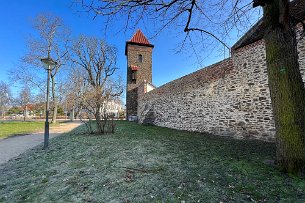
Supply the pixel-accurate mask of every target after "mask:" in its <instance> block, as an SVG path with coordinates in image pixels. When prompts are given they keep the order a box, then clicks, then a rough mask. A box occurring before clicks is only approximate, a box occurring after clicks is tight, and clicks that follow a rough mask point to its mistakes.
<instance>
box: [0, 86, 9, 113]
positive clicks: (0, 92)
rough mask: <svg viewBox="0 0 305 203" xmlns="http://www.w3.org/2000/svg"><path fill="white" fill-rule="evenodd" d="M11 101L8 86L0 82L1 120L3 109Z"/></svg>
mask: <svg viewBox="0 0 305 203" xmlns="http://www.w3.org/2000/svg"><path fill="white" fill-rule="evenodd" d="M10 101H11V90H10V86H9V85H8V84H6V83H5V82H3V81H0V108H1V112H2V118H3V119H4V116H5V109H6V107H7V105H9V103H10Z"/></svg>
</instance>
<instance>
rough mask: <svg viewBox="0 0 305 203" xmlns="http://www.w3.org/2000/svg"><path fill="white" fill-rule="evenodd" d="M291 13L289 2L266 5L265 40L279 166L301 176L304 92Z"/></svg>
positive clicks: (304, 136) (304, 139)
mask: <svg viewBox="0 0 305 203" xmlns="http://www.w3.org/2000/svg"><path fill="white" fill-rule="evenodd" d="M288 12H289V11H288V0H274V1H272V3H269V4H266V5H265V6H264V23H266V28H267V29H266V33H265V37H264V39H265V43H266V56H267V69H268V77H269V88H270V94H271V102H272V108H273V114H274V120H275V127H276V145H277V154H276V156H277V157H276V158H277V164H278V166H279V167H280V168H281V170H283V171H284V172H288V173H290V174H295V175H301V174H302V173H304V167H305V89H304V84H303V81H302V77H301V73H300V70H299V62H298V53H297V42H296V35H295V30H294V27H292V25H291V22H290V19H289V15H288Z"/></svg>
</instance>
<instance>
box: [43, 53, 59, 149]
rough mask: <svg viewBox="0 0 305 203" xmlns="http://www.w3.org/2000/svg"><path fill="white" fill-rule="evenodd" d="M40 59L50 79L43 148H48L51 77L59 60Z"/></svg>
mask: <svg viewBox="0 0 305 203" xmlns="http://www.w3.org/2000/svg"><path fill="white" fill-rule="evenodd" d="M40 61H41V62H42V63H43V64H44V68H45V69H46V70H47V72H48V79H47V98H46V122H45V128H44V144H43V149H47V148H48V145H49V93H50V77H51V71H52V69H53V67H54V66H56V65H57V62H56V61H54V60H53V59H51V58H50V57H48V58H43V59H40Z"/></svg>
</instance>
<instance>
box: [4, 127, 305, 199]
mask: <svg viewBox="0 0 305 203" xmlns="http://www.w3.org/2000/svg"><path fill="white" fill-rule="evenodd" d="M274 157H275V146H274V144H272V143H265V142H261V141H256V140H251V141H245V140H233V139H229V138H225V137H216V136H210V135H205V134H200V133H190V132H186V131H178V130H172V129H167V128H161V127H156V126H141V125H137V124H135V123H130V122H124V121H120V122H118V123H117V130H116V133H115V134H114V135H101V136H96V135H95V136H88V135H85V134H84V126H81V127H79V128H77V129H75V130H74V131H72V132H70V133H67V134H65V135H63V136H59V137H57V138H54V139H53V140H51V142H50V149H49V150H47V151H43V150H41V146H38V147H37V148H35V149H32V150H30V151H28V152H26V153H25V154H23V155H21V156H19V157H18V158H17V159H15V160H12V161H10V162H8V163H6V164H5V165H3V166H2V168H1V169H0V174H1V175H0V202H1V201H2V202H7V201H11V202H110V201H113V202H248V201H249V202H250V201H254V202H302V201H304V200H305V192H304V191H305V180H302V179H299V178H295V177H290V176H287V175H285V174H282V173H280V172H279V171H278V170H277V169H276V168H275V167H273V166H272V165H268V164H265V161H266V160H271V159H274Z"/></svg>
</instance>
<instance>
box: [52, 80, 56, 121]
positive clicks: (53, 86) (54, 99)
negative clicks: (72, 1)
mask: <svg viewBox="0 0 305 203" xmlns="http://www.w3.org/2000/svg"><path fill="white" fill-rule="evenodd" d="M51 78H52V79H51V81H52V98H53V105H54V106H53V115H52V121H51V123H56V116H57V97H56V94H55V78H54V76H53V77H51Z"/></svg>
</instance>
